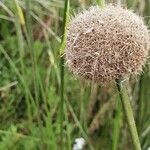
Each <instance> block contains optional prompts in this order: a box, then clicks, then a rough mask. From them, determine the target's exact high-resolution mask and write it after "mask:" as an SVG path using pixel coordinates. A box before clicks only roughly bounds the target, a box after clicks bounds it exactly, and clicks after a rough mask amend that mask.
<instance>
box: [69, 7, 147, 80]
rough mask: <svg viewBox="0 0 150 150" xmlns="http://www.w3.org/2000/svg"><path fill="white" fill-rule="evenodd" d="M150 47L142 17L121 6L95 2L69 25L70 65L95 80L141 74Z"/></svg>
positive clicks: (85, 76)
mask: <svg viewBox="0 0 150 150" xmlns="http://www.w3.org/2000/svg"><path fill="white" fill-rule="evenodd" d="M148 49H149V33H148V29H147V27H146V26H145V25H144V22H143V20H142V18H141V17H139V16H137V15H136V14H134V13H133V12H132V11H130V10H127V9H123V8H122V7H120V6H113V5H107V6H106V7H105V8H103V9H101V8H99V7H98V6H92V7H90V8H89V9H88V10H85V11H83V12H82V13H80V14H78V15H76V16H75V17H74V18H73V19H72V20H71V21H70V23H69V25H68V34H67V44H66V61H67V64H68V66H69V69H70V70H71V71H72V72H73V73H74V74H77V75H80V76H82V77H84V78H86V79H90V80H93V81H95V82H108V81H111V80H115V79H119V78H122V77H127V76H129V75H138V74H139V73H140V72H141V71H142V67H143V65H144V64H145V62H146V58H147V56H148Z"/></svg>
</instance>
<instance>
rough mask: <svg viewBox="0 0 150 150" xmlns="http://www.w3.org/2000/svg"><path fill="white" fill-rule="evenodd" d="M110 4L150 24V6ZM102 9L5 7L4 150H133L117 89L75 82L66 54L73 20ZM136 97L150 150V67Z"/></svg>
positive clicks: (1, 13) (1, 25) (0, 57)
mask: <svg viewBox="0 0 150 150" xmlns="http://www.w3.org/2000/svg"><path fill="white" fill-rule="evenodd" d="M97 2H101V1H100V0H97ZM107 2H112V3H121V4H122V5H123V6H127V7H128V8H129V9H133V10H134V11H135V12H136V13H138V14H140V15H141V16H143V17H144V20H145V24H147V26H149V25H150V22H149V17H150V1H149V0H108V1H107ZM95 4H96V1H95V0H93V1H92V0H79V1H78V0H70V7H68V9H66V10H65V8H66V7H65V0H1V1H0V150H9V149H12V150H59V149H64V150H71V149H72V147H73V143H74V141H75V139H76V138H80V137H83V138H84V139H85V140H86V148H85V149H95V150H111V149H112V150H116V149H119V150H132V149H133V144H132V141H131V138H130V134H129V132H128V129H127V124H126V120H125V116H124V114H123V113H122V105H121V104H120V100H119V96H118V92H117V89H116V87H115V85H113V84H110V85H107V86H102V85H101V84H94V83H92V82H88V81H85V80H83V79H81V78H78V77H76V76H74V75H72V73H70V72H69V71H68V68H67V66H66V65H65V62H64V60H63V52H62V53H60V50H63V49H64V45H65V33H64V32H65V26H66V24H67V18H68V15H71V16H74V14H75V13H77V12H79V11H80V10H81V9H83V8H88V7H89V6H91V5H95ZM64 10H65V11H66V12H67V15H64ZM65 21H66V22H65ZM61 56H62V57H61ZM128 93H129V97H130V98H131V99H132V101H131V104H132V107H133V109H134V115H135V119H136V124H137V129H138V133H139V137H140V142H141V146H142V150H148V147H150V73H149V63H147V65H146V67H145V68H144V72H143V73H142V75H141V76H139V77H138V78H137V79H136V80H135V79H133V78H132V79H130V80H129V82H128Z"/></svg>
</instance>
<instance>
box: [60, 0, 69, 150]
mask: <svg viewBox="0 0 150 150" xmlns="http://www.w3.org/2000/svg"><path fill="white" fill-rule="evenodd" d="M69 6H70V0H65V3H64V8H65V9H64V18H63V36H62V41H61V47H60V54H62V53H63V52H64V49H65V43H66V27H67V22H68V17H69ZM60 80H61V81H60V100H61V103H60V131H61V136H60V138H61V149H63V137H64V136H63V119H64V57H63V56H61V58H60Z"/></svg>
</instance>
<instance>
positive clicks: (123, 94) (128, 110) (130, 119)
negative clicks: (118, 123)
mask: <svg viewBox="0 0 150 150" xmlns="http://www.w3.org/2000/svg"><path fill="white" fill-rule="evenodd" d="M116 82H117V88H118V91H119V95H120V99H121V102H122V105H123V108H124V112H125V115H126V119H127V123H128V127H129V130H130V134H131V138H132V140H133V144H134V148H135V150H141V146H140V141H139V137H138V133H137V129H136V124H135V121H134V116H133V111H132V107H131V104H130V101H129V97H128V94H127V90H126V87H125V85H123V82H122V80H119V79H117V80H116Z"/></svg>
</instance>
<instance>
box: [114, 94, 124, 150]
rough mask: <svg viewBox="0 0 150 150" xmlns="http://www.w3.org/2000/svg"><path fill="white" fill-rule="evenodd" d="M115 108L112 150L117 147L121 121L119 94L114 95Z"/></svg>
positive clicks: (115, 149)
mask: <svg viewBox="0 0 150 150" xmlns="http://www.w3.org/2000/svg"><path fill="white" fill-rule="evenodd" d="M115 103H116V108H115V118H114V128H113V137H112V150H117V149H118V144H119V137H120V130H121V123H122V108H121V102H120V101H119V96H118V95H117V96H116V101H115Z"/></svg>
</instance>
